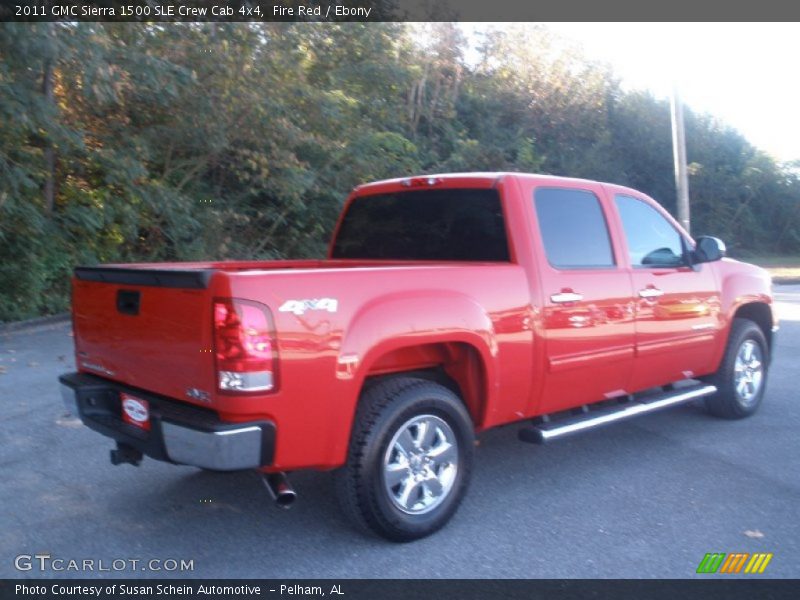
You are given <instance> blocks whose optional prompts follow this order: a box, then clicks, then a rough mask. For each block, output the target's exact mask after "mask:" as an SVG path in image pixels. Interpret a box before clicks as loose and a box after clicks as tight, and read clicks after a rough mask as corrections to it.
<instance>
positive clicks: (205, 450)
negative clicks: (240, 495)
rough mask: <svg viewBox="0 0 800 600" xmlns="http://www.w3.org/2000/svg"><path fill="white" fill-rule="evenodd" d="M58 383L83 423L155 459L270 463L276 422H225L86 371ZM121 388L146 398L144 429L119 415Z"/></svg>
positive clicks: (239, 465)
mask: <svg viewBox="0 0 800 600" xmlns="http://www.w3.org/2000/svg"><path fill="white" fill-rule="evenodd" d="M59 383H60V385H61V396H62V398H63V400H64V404H65V406H66V408H67V410H68V411H69V412H70V413H71V414H74V415H76V416H78V417H80V419H81V421H83V423H84V424H85V425H86V426H87V427H89V428H90V429H93V430H95V431H97V432H98V433H101V434H103V435H105V436H106V437H109V438H111V439H113V440H116V441H117V442H119V443H121V444H127V445H128V446H131V447H133V448H135V449H137V450H139V451H140V452H142V453H143V454H145V455H147V456H149V457H151V458H154V459H156V460H161V461H166V462H172V463H176V464H183V465H193V466H196V467H202V468H205V469H213V470H216V471H237V470H241V469H255V468H259V467H265V466H268V465H270V464H271V463H272V459H273V455H274V451H275V424H274V423H273V422H271V421H253V422H247V423H226V422H223V421H220V420H219V418H218V417H217V415H216V413H214V412H213V411H211V410H208V409H203V408H199V407H196V406H193V405H190V404H186V403H183V402H176V401H174V400H169V399H167V398H164V397H162V396H157V395H154V394H150V393H148V392H144V391H141V390H138V389H135V388H131V387H128V386H123V385H120V384H117V383H114V382H112V381H108V380H106V379H103V378H101V377H96V376H94V375H87V374H85V373H68V374H65V375H62V376H61V377H59ZM121 392H125V393H128V394H131V395H134V396H136V397H137V398H141V399H142V400H147V402H148V403H149V407H150V430H149V431H145V430H143V429H141V428H139V427H135V426H133V425H129V424H128V423H125V422H124V421H123V420H122V416H121V415H122V407H121V401H120V393H121Z"/></svg>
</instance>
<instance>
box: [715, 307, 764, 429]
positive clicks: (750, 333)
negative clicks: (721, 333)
mask: <svg viewBox="0 0 800 600" xmlns="http://www.w3.org/2000/svg"><path fill="white" fill-rule="evenodd" d="M748 345H749V346H748ZM746 347H750V348H751V349H753V356H756V355H757V360H758V362H759V363H760V371H758V372H760V378H759V380H758V385H757V386H751V385H750V384H748V383H747V382H746V381H745V385H744V386H743V387H739V388H738V389H737V382H739V383H740V382H741V377H742V376H741V375H739V373H742V372H744V377H745V380H746V379H747V377H748V376H749V377H750V378H751V379H752V378H754V377H755V375H754V373H755V371H754V370H752V369H750V370H749V371H748V368H749V367H748V368H745V369H744V371H743V370H742V369H741V368H740V369H739V373H737V357H739V360H740V367H741V365H742V361H741V354H742V353H743V352H744V349H745V348H746ZM750 364H755V363H750ZM768 366H769V346H768V345H767V340H766V338H765V337H764V332H763V331H761V328H760V327H759V326H758V325H756V324H755V323H754V322H753V321H751V320H749V319H734V320H733V324H732V326H731V332H730V335H729V336H728V345H727V346H726V347H725V354H724V356H723V357H722V362H721V363H720V365H719V370H718V371H717V372H716V373H714V374H713V375H711V376H710V377H708V378H707V381H708V382H709V383H711V384H713V385H715V386H717V392H716V393H715V394H714V395H713V396H709V397H708V398H706V401H705V404H706V408H707V409H708V411H709V412H710V413H711V414H712V415H715V416H717V417H722V418H724V419H742V418H744V417H749V416H750V415H752V414H753V413H755V412H756V410H758V407H759V405H760V404H761V400H762V399H763V397H764V390H765V388H766V385H767V369H768ZM751 383H752V382H751ZM742 389H744V390H745V392H744V393H743V392H742ZM751 392H752V393H751Z"/></svg>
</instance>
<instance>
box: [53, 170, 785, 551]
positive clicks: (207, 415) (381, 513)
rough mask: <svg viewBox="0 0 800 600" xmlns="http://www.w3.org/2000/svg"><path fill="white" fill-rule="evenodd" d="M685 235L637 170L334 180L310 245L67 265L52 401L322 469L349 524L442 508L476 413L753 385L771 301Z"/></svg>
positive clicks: (681, 396)
mask: <svg viewBox="0 0 800 600" xmlns="http://www.w3.org/2000/svg"><path fill="white" fill-rule="evenodd" d="M724 253H725V248H724V245H723V244H722V242H720V241H719V240H717V239H716V238H711V237H701V238H698V239H697V240H692V238H691V237H689V235H688V234H687V233H686V232H685V231H684V230H682V229H681V227H680V226H679V225H678V224H677V223H676V222H675V221H674V220H673V219H672V218H671V217H670V215H669V214H668V213H667V212H666V211H664V210H663V209H662V208H661V207H660V206H659V205H658V204H657V203H656V202H654V201H653V200H652V199H650V198H649V197H647V196H646V195H644V194H642V193H640V192H637V191H635V190H632V189H629V188H625V187H621V186H618V185H610V184H605V183H597V182H593V181H585V180H578V179H567V178H559V177H547V176H539V175H524V174H518V173H477V174H458V175H434V176H424V177H411V178H406V179H395V180H390V181H381V182H377V183H370V184H367V185H363V186H360V187H358V188H356V189H355V190H354V191H353V192H352V194H351V195H350V197H349V199H348V201H347V203H346V204H345V208H344V210H343V212H342V217H341V218H340V221H339V223H338V225H337V227H336V230H335V235H334V237H333V241H332V243H331V246H330V251H329V256H328V258H327V259H326V260H301V261H259V262H204V263H164V264H129V265H103V266H98V267H79V268H77V269H76V270H75V274H74V278H73V282H72V285H73V292H72V293H73V297H72V306H73V325H74V335H75V352H76V364H77V368H78V371H77V372H76V373H70V374H66V375H63V376H61V377H60V382H61V387H62V391H63V395H64V399H65V401H66V403H67V406H68V407H69V408H70V410H71V411H72V412H74V413H76V414H78V415H79V416H80V418H81V419H82V420H83V422H84V423H85V424H86V425H87V426H88V427H90V428H92V429H94V430H96V431H98V432H99V433H101V434H103V435H105V436H107V437H109V438H112V439H113V440H115V441H116V449H114V450H112V452H111V459H112V462H113V463H114V464H120V463H131V464H139V462H140V461H141V459H142V457H143V455H147V456H150V457H152V458H155V459H158V460H163V461H168V462H172V463H177V464H184V465H194V466H197V467H201V468H205V469H210V470H219V471H225V470H238V469H257V470H259V471H260V472H261V473H262V474H263V477H264V481H265V483H266V485H267V488H268V489H269V490H270V491H271V492H272V493H273V496H274V497H275V499H276V502H277V503H278V504H279V505H281V506H288V505H289V504H291V502H292V501H293V499H294V491H293V489H292V487H291V485H290V483H289V481H288V479H287V475H286V474H287V473H288V472H290V471H295V470H297V469H320V470H330V469H336V473H335V476H336V487H337V490H338V495H339V496H340V500H341V503H342V506H343V508H344V510H345V512H346V513H348V514H349V515H350V516H351V517H352V519H353V520H354V522H355V523H357V524H360V525H361V526H363V527H365V528H367V529H371V530H373V531H374V532H376V533H378V534H380V535H382V536H384V537H386V538H388V539H391V540H396V541H406V540H412V539H416V538H419V537H422V536H425V535H428V534H430V533H432V532H434V531H435V530H437V529H438V528H440V527H441V526H443V525H444V524H445V523H446V522H447V521H448V519H450V517H452V515H453V513H454V512H455V511H456V508H457V506H458V504H459V503H460V501H461V499H462V497H463V496H464V493H465V491H466V488H467V484H468V481H469V479H470V471H471V468H472V462H473V449H474V441H475V434H476V433H477V432H480V431H482V430H485V429H487V428H490V427H496V426H498V425H504V424H508V423H514V422H522V423H524V427H523V428H522V429H521V430H520V432H519V434H520V439H521V440H523V441H529V442H538V443H541V442H545V441H548V440H552V439H556V438H559V437H562V436H564V435H568V434H572V433H575V432H579V431H583V430H586V429H590V428H592V427H595V426H597V425H602V424H606V423H611V422H614V421H617V420H620V419H625V418H629V417H632V416H635V415H639V414H643V413H647V412H650V411H654V410H658V409H661V408H665V407H668V406H673V405H676V404H680V403H683V402H689V401H692V400H695V399H699V398H703V399H704V401H705V404H706V406H707V408H708V410H709V411H710V412H711V413H713V414H715V415H718V416H721V417H726V418H739V417H745V416H747V415H750V414H752V413H753V412H754V411H755V410H756V409H757V408H758V405H759V404H760V402H761V399H762V397H763V395H764V387H765V384H766V376H767V368H768V365H769V362H770V353H771V349H772V340H773V335H774V332H775V331H776V330H777V322H776V320H775V318H774V315H773V311H772V306H771V304H772V297H771V282H770V278H769V275H768V274H767V273H766V272H765V271H764V270H762V269H760V268H758V267H755V266H752V265H749V264H745V263H741V262H737V261H734V260H730V259H727V258H723V256H724Z"/></svg>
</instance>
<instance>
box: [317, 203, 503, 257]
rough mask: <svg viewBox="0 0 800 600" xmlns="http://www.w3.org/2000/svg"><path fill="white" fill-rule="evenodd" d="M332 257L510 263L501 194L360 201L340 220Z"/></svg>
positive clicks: (353, 204) (351, 206)
mask: <svg viewBox="0 0 800 600" xmlns="http://www.w3.org/2000/svg"><path fill="white" fill-rule="evenodd" d="M332 257H333V258H361V259H389V260H459V261H493V262H498V261H504V262H505V261H508V260H509V254H508V240H507V239H506V228H505V221H504V219H503V211H502V207H501V205H500V195H499V194H498V192H497V190H491V189H443V190H419V191H408V192H398V193H394V194H378V195H374V196H361V197H359V198H356V199H355V200H354V201H353V203H352V204H351V205H350V208H349V209H348V210H347V213H346V214H345V216H344V219H343V221H342V224H341V227H340V228H339V233H338V235H337V237H336V241H335V243H334V246H333V253H332Z"/></svg>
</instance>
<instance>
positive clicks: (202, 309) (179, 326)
mask: <svg viewBox="0 0 800 600" xmlns="http://www.w3.org/2000/svg"><path fill="white" fill-rule="evenodd" d="M210 277H211V271H210V270H202V269H198V270H163V269H162V270H155V269H127V268H118V267H96V268H92V267H88V268H83V267H81V268H78V269H76V271H75V278H74V279H73V295H72V306H73V319H74V328H75V334H74V335H75V342H76V360H77V364H78V368H79V369H80V370H81V371H84V372H88V373H93V374H96V375H100V376H102V377H106V378H108V379H112V380H114V381H118V382H120V383H124V384H127V385H130V386H133V387H138V388H142V389H145V390H149V391H151V392H155V393H158V394H163V395H165V396H169V397H172V398H175V399H181V400H186V401H189V402H194V403H196V404H199V405H201V406H202V405H206V404H207V403H208V402H209V400H210V399H211V396H212V394H213V392H214V389H215V382H214V356H213V352H212V331H211V324H212V313H211V301H212V299H211V295H210V292H209V290H208V282H209V280H210Z"/></svg>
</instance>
